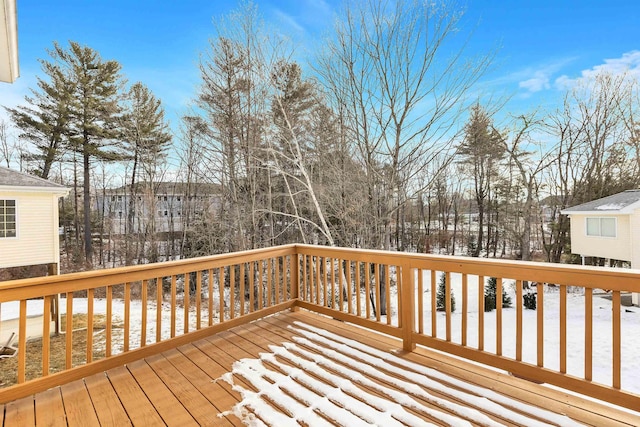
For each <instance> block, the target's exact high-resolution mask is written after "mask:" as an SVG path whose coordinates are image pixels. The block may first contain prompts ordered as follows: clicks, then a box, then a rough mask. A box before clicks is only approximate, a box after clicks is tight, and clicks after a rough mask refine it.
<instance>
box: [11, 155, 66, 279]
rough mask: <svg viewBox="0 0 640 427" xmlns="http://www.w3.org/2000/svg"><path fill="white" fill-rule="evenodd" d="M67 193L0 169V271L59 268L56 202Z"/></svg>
mask: <svg viewBox="0 0 640 427" xmlns="http://www.w3.org/2000/svg"><path fill="white" fill-rule="evenodd" d="M68 193H69V189H68V188H66V187H63V186H62V185H59V184H55V183H53V182H50V181H47V180H45V179H41V178H37V177H35V176H31V175H27V174H25V173H21V172H16V171H13V170H11V169H7V168H4V167H0V268H8V267H21V266H27V265H40V264H48V265H49V271H50V272H51V273H54V274H56V273H57V272H58V271H59V265H60V245H59V242H60V236H59V231H58V230H59V224H58V199H59V198H60V197H64V196H66V195H67V194H68Z"/></svg>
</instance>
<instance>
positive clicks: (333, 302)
mask: <svg viewBox="0 0 640 427" xmlns="http://www.w3.org/2000/svg"><path fill="white" fill-rule="evenodd" d="M329 267H330V268H331V270H330V272H331V308H333V309H334V310H335V309H336V302H337V301H338V300H337V298H336V297H337V296H338V295H337V294H336V287H337V286H336V269H335V268H333V267H334V259H333V258H329Z"/></svg>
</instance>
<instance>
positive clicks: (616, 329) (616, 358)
mask: <svg viewBox="0 0 640 427" xmlns="http://www.w3.org/2000/svg"><path fill="white" fill-rule="evenodd" d="M612 302H613V304H612V305H613V319H612V320H613V322H612V323H613V330H612V333H613V367H612V368H613V369H612V370H613V372H612V376H613V384H612V386H613V388H615V389H616V390H620V383H621V382H620V368H621V344H622V337H621V335H620V334H621V319H620V291H613V296H612Z"/></svg>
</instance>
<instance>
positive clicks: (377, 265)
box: [349, 263, 382, 322]
mask: <svg viewBox="0 0 640 427" xmlns="http://www.w3.org/2000/svg"><path fill="white" fill-rule="evenodd" d="M375 276H376V321H377V322H379V321H380V311H381V308H382V307H380V300H381V299H382V298H381V289H380V286H381V285H380V283H381V280H380V264H378V263H376V266H375ZM349 312H351V310H349Z"/></svg>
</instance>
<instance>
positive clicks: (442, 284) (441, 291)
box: [436, 273, 456, 312]
mask: <svg viewBox="0 0 640 427" xmlns="http://www.w3.org/2000/svg"><path fill="white" fill-rule="evenodd" d="M446 292H447V276H446V275H445V274H444V273H440V280H439V281H438V291H437V293H436V307H437V310H438V311H445V310H446V304H445V301H446V300H445V298H446ZM454 311H456V297H455V295H454V294H453V289H452V290H451V312H454Z"/></svg>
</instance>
